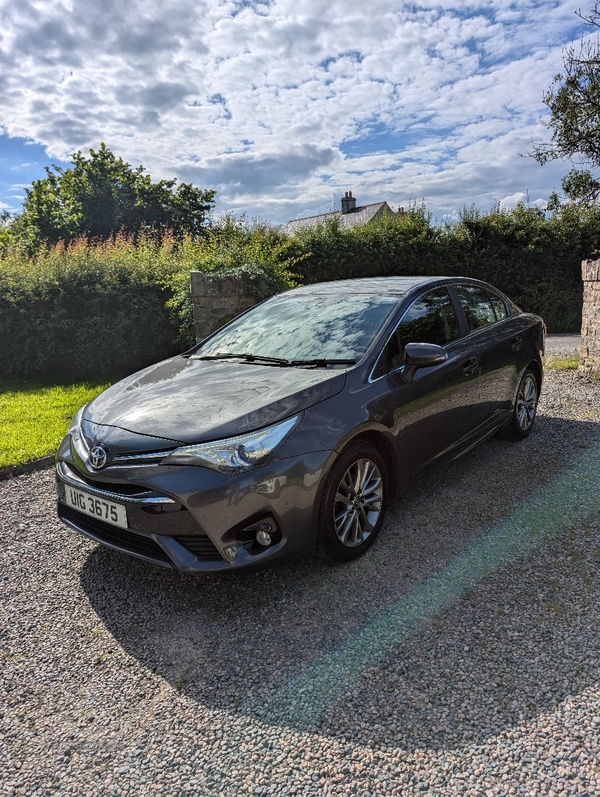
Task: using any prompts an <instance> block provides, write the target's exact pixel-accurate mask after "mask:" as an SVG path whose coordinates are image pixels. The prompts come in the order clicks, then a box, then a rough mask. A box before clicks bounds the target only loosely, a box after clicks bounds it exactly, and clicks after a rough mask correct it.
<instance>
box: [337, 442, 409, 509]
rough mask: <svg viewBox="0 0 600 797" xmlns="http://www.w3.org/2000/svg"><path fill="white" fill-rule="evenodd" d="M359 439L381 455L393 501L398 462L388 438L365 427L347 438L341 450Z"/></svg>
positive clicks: (396, 482) (396, 483)
mask: <svg viewBox="0 0 600 797" xmlns="http://www.w3.org/2000/svg"><path fill="white" fill-rule="evenodd" d="M361 440H364V441H365V442H366V443H370V444H371V445H372V446H373V447H374V448H376V449H377V451H379V453H380V454H381V456H382V457H383V459H384V461H385V464H386V467H387V471H388V483H389V490H390V499H391V500H392V501H393V500H394V498H395V496H396V490H397V485H398V463H397V460H396V453H395V451H394V446H393V445H392V442H391V440H389V439H388V437H387V436H386V435H385V434H383V432H378V431H377V430H375V429H365V430H364V431H362V432H359V433H358V434H357V435H356V436H355V437H352V438H351V439H350V440H348V441H347V442H346V445H345V446H344V448H343V449H342V451H345V450H346V449H347V448H348V447H349V446H352V445H355V444H356V443H358V442H360V441H361ZM339 453H340V454H341V453H342V452H341V451H340V452H339ZM338 456H339V455H338Z"/></svg>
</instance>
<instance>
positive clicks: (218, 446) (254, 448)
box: [161, 415, 299, 476]
mask: <svg viewBox="0 0 600 797" xmlns="http://www.w3.org/2000/svg"><path fill="white" fill-rule="evenodd" d="M298 418H299V416H298V415H295V416H294V417H293V418H288V419H287V420H286V421H282V422H281V423H276V424H275V425H274V426H269V427H267V428H266V429H260V430H259V431H258V432H249V433H248V434H242V435H239V436H238V437H228V438H227V439H226V440H215V441H214V442H211V443H199V444H198V445H195V446H183V447H182V448H178V449H176V450H175V451H173V453H172V454H169V456H168V457H165V459H163V460H162V462H161V465H200V466H203V467H205V468H212V469H213V470H217V471H219V473H222V474H223V475H224V476H234V475H235V474H237V473H243V472H244V471H248V470H252V469H253V468H256V467H258V466H259V465H264V464H265V462H268V461H269V459H271V458H272V457H273V456H274V455H275V451H276V450H277V448H278V447H279V446H280V445H281V443H282V442H283V441H284V439H285V437H286V436H287V435H288V434H289V433H290V432H291V431H292V429H293V428H294V426H295V425H296V422H297V421H298Z"/></svg>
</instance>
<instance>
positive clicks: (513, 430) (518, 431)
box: [502, 368, 540, 440]
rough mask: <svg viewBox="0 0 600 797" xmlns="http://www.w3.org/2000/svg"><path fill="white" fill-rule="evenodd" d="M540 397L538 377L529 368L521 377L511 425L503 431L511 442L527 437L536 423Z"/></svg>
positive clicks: (503, 434) (504, 435)
mask: <svg viewBox="0 0 600 797" xmlns="http://www.w3.org/2000/svg"><path fill="white" fill-rule="evenodd" d="M539 397H540V387H539V382H538V377H537V375H536V374H535V373H534V371H532V369H531V368H527V369H526V371H525V373H524V374H523V376H522V377H521V382H520V384H519V389H518V390H517V397H516V399H515V406H514V409H513V414H512V418H511V420H510V423H509V424H507V426H505V427H504V428H503V429H502V436H503V437H506V438H508V439H510V440H522V439H523V438H524V437H527V435H528V434H529V432H530V431H531V427H532V426H533V422H534V421H535V416H536V413H537V405H538V400H539Z"/></svg>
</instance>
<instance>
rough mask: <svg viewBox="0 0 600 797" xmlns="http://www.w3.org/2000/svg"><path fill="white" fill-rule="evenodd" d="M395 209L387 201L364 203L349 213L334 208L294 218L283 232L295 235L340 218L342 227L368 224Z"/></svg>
mask: <svg viewBox="0 0 600 797" xmlns="http://www.w3.org/2000/svg"><path fill="white" fill-rule="evenodd" d="M393 212H394V211H393V210H392V209H391V207H390V206H389V205H388V203H387V202H374V203H372V204H371V205H362V206H361V207H357V208H354V210H351V211H349V212H348V213H342V211H341V210H334V211H332V212H331V213H321V214H319V215H318V216H307V217H306V218H304V219H293V220H292V221H288V223H287V224H286V225H285V227H284V228H283V232H285V233H288V235H295V234H296V233H297V232H300V230H304V229H306V228H307V227H316V226H317V224H325V222H326V221H329V219H339V221H340V224H341V226H342V227H359V226H360V225H361V224H367V223H368V222H370V221H373V219H374V218H375V216H377V215H378V214H380V213H383V214H386V213H393Z"/></svg>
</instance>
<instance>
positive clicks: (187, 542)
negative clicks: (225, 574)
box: [173, 534, 222, 559]
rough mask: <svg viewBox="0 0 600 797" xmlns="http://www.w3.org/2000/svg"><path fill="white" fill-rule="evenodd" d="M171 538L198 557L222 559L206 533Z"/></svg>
mask: <svg viewBox="0 0 600 797" xmlns="http://www.w3.org/2000/svg"><path fill="white" fill-rule="evenodd" d="M173 539H174V540H176V541H177V542H178V543H180V545H183V547H184V548H187V550H188V551H189V552H190V553H193V554H194V556H197V557H198V559H222V556H221V554H220V553H219V552H218V551H217V549H216V548H215V546H214V545H213V542H212V540H211V539H210V537H208V536H207V535H206V534H195V535H194V536H190V537H183V536H180V537H173Z"/></svg>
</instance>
